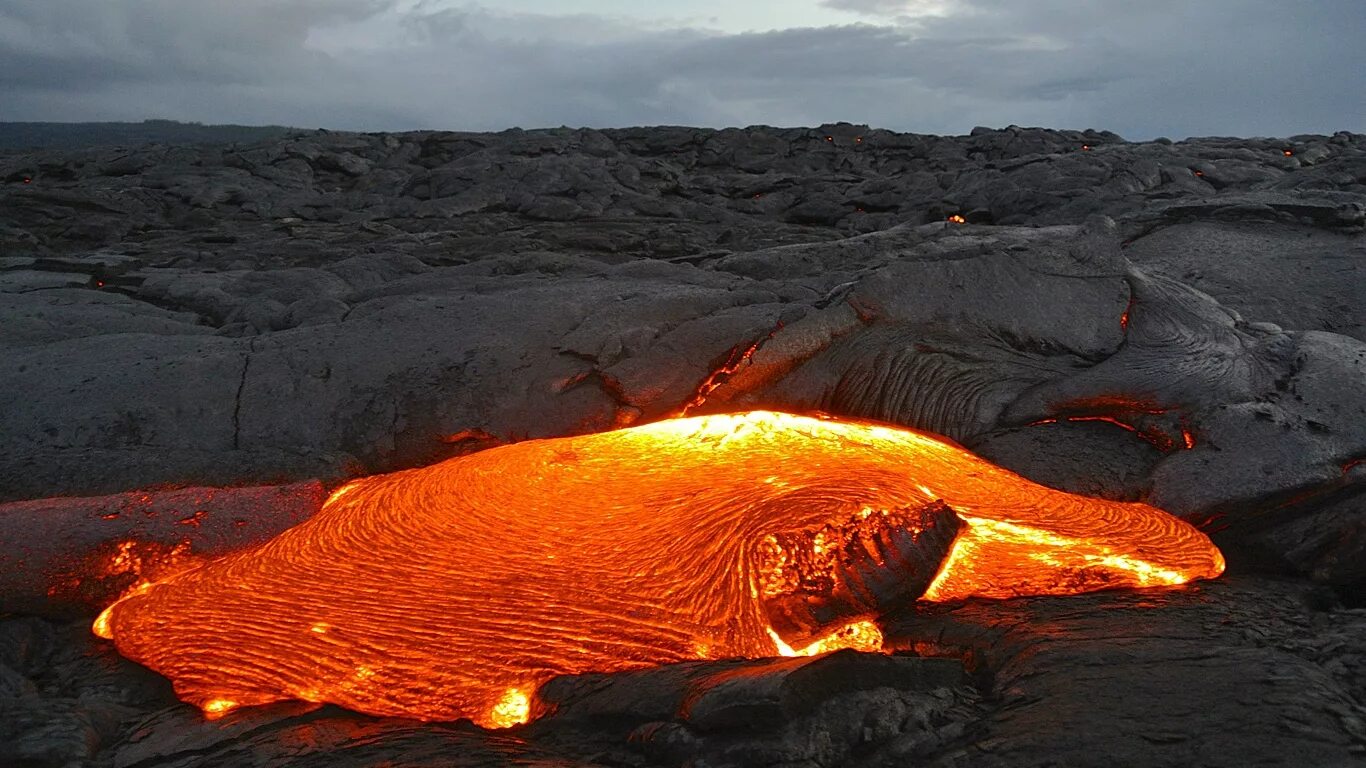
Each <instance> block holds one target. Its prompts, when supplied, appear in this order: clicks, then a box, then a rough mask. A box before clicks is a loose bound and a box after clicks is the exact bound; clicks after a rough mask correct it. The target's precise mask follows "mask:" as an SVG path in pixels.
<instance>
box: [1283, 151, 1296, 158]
mask: <svg viewBox="0 0 1366 768" xmlns="http://www.w3.org/2000/svg"><path fill="white" fill-rule="evenodd" d="M1281 154H1283V155H1285V156H1286V157H1294V156H1295V152H1294V151H1293V150H1289V149H1283V150H1281Z"/></svg>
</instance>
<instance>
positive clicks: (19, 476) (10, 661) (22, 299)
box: [0, 124, 1366, 767]
mask: <svg viewBox="0 0 1366 768" xmlns="http://www.w3.org/2000/svg"><path fill="white" fill-rule="evenodd" d="M0 180H2V181H3V183H2V184H0V349H2V350H3V353H2V354H0V392H3V393H4V397H3V398H0V442H2V443H3V449H0V501H3V502H8V503H4V504H0V526H3V527H0V530H4V531H5V534H4V536H5V541H6V542H7V544H9V546H7V547H6V548H5V549H6V553H5V554H3V555H0V562H3V564H4V567H3V568H2V569H0V571H2V573H0V579H3V584H2V586H3V597H0V611H8V612H10V613H11V618H9V619H7V620H3V621H0V712H3V714H0V745H5V746H0V765H3V764H21V765H67V764H80V763H82V762H90V763H92V764H97V765H110V766H120V767H123V766H140V767H147V766H153V765H263V766H274V765H312V764H318V765H324V764H325V765H372V764H378V763H381V762H383V761H385V760H389V761H397V763H398V764H404V765H428V764H430V765H438V764H440V765H451V764H462V765H463V764H469V765H479V764H507V763H510V762H512V763H517V764H526V765H542V764H543V765H586V764H599V765H643V764H675V765H677V764H687V763H691V764H693V765H697V766H702V765H820V766H826V765H839V764H885V765H901V764H907V763H925V764H932V765H1069V766H1070V765H1117V764H1118V765H1171V764H1209V765H1255V764H1266V765H1284V764H1315V765H1348V764H1357V763H1361V762H1366V731H1363V717H1366V710H1364V709H1363V705H1364V704H1366V677H1363V674H1362V671H1363V669H1366V667H1363V666H1362V660H1363V659H1364V658H1366V640H1363V635H1362V631H1361V630H1362V629H1363V621H1366V610H1364V609H1363V607H1362V606H1363V605H1366V599H1363V597H1362V595H1363V594H1366V494H1363V493H1362V491H1363V490H1366V234H1364V230H1366V136H1363V135H1359V134H1349V133H1339V134H1336V135H1333V136H1331V137H1330V136H1297V137H1292V138H1289V139H1237V138H1208V139H1192V140H1188V141H1183V142H1176V143H1173V142H1169V141H1165V140H1159V141H1155V142H1147V143H1130V142H1126V141H1124V140H1122V139H1121V138H1120V137H1118V136H1115V135H1114V134H1110V133H1104V132H1094V131H1086V132H1074V131H1052V130H1041V129H1021V128H1014V127H1011V128H1007V129H1003V130H986V129H979V130H976V131H974V132H973V133H972V135H970V136H959V137H936V136H920V135H911V134H897V133H891V132H887V131H882V130H874V129H870V128H868V127H866V126H853V125H848V124H838V125H827V126H822V127H820V128H815V129H774V128H762V127H755V128H748V129H743V130H738V129H737V130H724V131H712V130H702V129H691V128H641V129H622V130H602V131H597V130H586V129H585V130H570V129H558V130H548V131H520V130H513V131H506V132H503V133H498V134H459V133H412V134H392V135H386V134H365V135H361V134H342V133H329V132H312V133H304V134H298V135H292V136H291V137H288V138H284V139H277V140H271V141H268V142H265V143H260V144H251V145H202V146H160V145H150V146H141V147H135V148H129V149H124V150H114V149H97V150H63V151H39V152H24V153H15V152H10V153H0ZM754 407H773V408H781V409H786V410H796V411H813V410H819V411H825V412H829V413H833V414H838V415H846V416H856V417H869V418H875V419H880V420H885V421H891V422H896V423H900V424H905V425H908V426H913V427H918V428H923V429H927V430H931V431H934V432H937V433H940V434H944V435H947V436H949V437H951V438H953V439H955V440H957V441H959V442H960V443H962V444H963V445H965V446H966V447H968V448H970V449H972V450H974V451H976V452H978V453H980V454H981V455H983V456H986V457H987V458H990V459H992V460H993V461H996V462H998V463H1000V464H1002V465H1004V466H1007V467H1009V468H1011V469H1013V470H1015V471H1017V472H1020V473H1021V474H1024V475H1026V476H1028V477H1031V478H1033V479H1035V480H1037V481H1039V482H1042V483H1045V484H1047V485H1051V486H1054V487H1059V488H1063V489H1066V490H1072V491H1076V492H1081V493H1088V494H1094V495H1100V496H1106V497H1111V498H1123V499H1143V500H1147V501H1150V502H1151V503H1154V504H1157V505H1159V506H1161V507H1163V508H1165V509H1168V510H1169V511H1171V512H1173V513H1175V514H1178V515H1180V516H1182V517H1184V518H1186V519H1188V520H1190V521H1192V522H1195V523H1196V524H1198V525H1200V526H1201V527H1202V528H1203V529H1204V530H1206V531H1207V532H1209V533H1210V534H1211V536H1213V538H1214V539H1215V541H1216V542H1217V543H1218V544H1219V545H1220V546H1221V547H1222V548H1223V550H1224V552H1225V555H1226V556H1227V558H1228V560H1229V563H1230V573H1229V575H1228V576H1226V577H1225V578H1224V579H1223V580H1221V581H1219V582H1215V583H1210V584H1203V585H1199V586H1198V587H1193V588H1189V589H1184V590H1178V591H1175V592H1166V593H1112V594H1104V595H1095V596H1086V597H1076V598H1050V599H1033V600H1017V601H1008V602H1004V603H999V602H998V603H991V602H985V601H983V602H976V603H969V604H966V605H962V606H953V607H950V608H945V609H936V610H929V609H926V608H924V607H923V606H922V607H920V608H919V609H915V610H913V609H912V608H911V607H908V609H907V611H906V612H905V614H904V615H898V616H893V617H887V618H886V619H885V620H884V630H886V631H887V633H888V635H889V637H892V638H893V639H894V642H895V643H896V645H897V647H898V648H901V649H903V651H904V653H902V654H900V655H895V656H892V657H879V656H873V657H863V656H858V655H855V654H852V653H850V654H837V655H835V656H830V657H825V658H823V659H817V660H815V661H799V662H784V664H785V665H786V666H781V665H780V666H778V667H773V668H764V669H762V670H759V671H752V674H751V673H746V674H738V673H736V671H735V670H734V669H732V668H731V667H733V666H734V665H733V664H729V665H728V663H720V664H707V665H700V667H699V668H698V669H686V668H667V669H663V670H658V671H655V672H652V673H648V674H645V673H642V674H641V675H639V676H637V677H639V679H637V677H631V676H622V675H615V676H611V677H608V678H604V679H567V680H559V681H555V682H554V683H552V684H551V686H548V689H547V691H546V692H545V694H544V695H545V696H546V697H547V699H549V700H554V701H559V702H561V706H560V709H559V711H558V712H557V713H556V714H555V715H553V716H551V717H549V718H547V719H545V720H542V721H538V722H537V723H534V724H532V725H530V726H527V727H523V728H519V729H514V730H511V731H506V732H498V733H492V734H489V733H484V732H481V731H479V730H478V729H476V728H474V727H472V726H469V725H468V724H447V725H418V724H415V723H411V722H403V721H382V720H375V719H371V718H364V717H360V716H356V715H351V714H348V713H345V712H342V711H339V710H333V709H329V708H322V709H317V708H308V707H303V706H302V705H301V706H296V707H272V708H267V709H264V710H253V711H243V712H238V713H234V714H232V715H230V716H228V717H226V718H224V719H222V720H218V721H214V722H205V721H203V719H202V718H201V716H200V715H199V714H198V713H197V712H195V711H194V710H191V709H189V708H187V707H184V706H180V705H177V704H175V702H174V698H173V697H171V696H170V693H169V691H168V690H167V686H166V684H165V683H164V681H161V680H159V679H157V678H155V677H154V676H151V675H150V674H148V673H145V672H142V671H140V670H138V669H137V668H135V667H133V666H132V665H130V664H128V663H126V662H122V661H120V660H118V659H117V658H116V657H114V656H113V655H112V651H111V650H110V649H109V648H107V647H106V646H105V645H104V644H103V643H101V642H100V641H97V640H95V639H94V638H92V637H90V636H89V635H88V625H89V618H90V613H89V611H90V606H91V605H93V604H97V603H98V601H99V600H100V599H102V598H103V599H107V597H108V592H109V590H115V592H116V590H117V589H118V588H123V587H126V586H128V584H129V581H128V579H129V578H132V577H131V576H128V575H127V574H118V573H116V574H112V576H111V575H110V574H104V575H106V576H111V579H112V581H110V583H109V584H104V585H101V584H99V583H96V584H94V586H93V587H92V586H91V584H90V583H87V584H85V585H84V586H81V587H79V588H73V590H74V591H73V590H66V591H63V590H55V591H54V590H53V588H52V583H53V579H54V578H56V577H57V576H59V575H61V574H63V573H66V574H68V575H69V573H70V570H71V568H72V562H74V561H79V560H80V559H81V558H86V557H89V556H91V555H92V553H96V554H98V553H100V552H102V551H103V552H106V553H107V549H108V547H110V546H113V545H116V544H117V543H118V542H120V541H123V540H127V539H128V538H129V537H130V536H136V537H138V538H139V539H151V540H158V541H160V542H161V543H162V545H163V547H166V548H174V547H177V546H181V545H183V546H184V547H185V548H187V550H193V551H192V552H190V553H189V554H190V555H193V556H212V554H214V553H215V552H218V551H223V549H224V548H231V547H232V546H237V545H240V544H241V543H244V542H247V541H254V540H259V539H260V538H261V537H264V536H268V535H270V534H271V533H273V532H274V531H277V530H280V529H281V528H283V527H285V526H287V525H289V524H291V523H292V522H293V521H295V520H298V519H300V516H306V515H307V514H309V513H310V510H311V509H313V508H315V506H316V504H317V503H318V500H319V499H320V498H321V495H322V493H323V492H324V491H325V489H327V488H330V487H334V486H335V485H337V484H339V483H340V482H342V481H343V480H345V479H346V478H349V477H354V476H357V475H360V474H368V473H373V472H382V471H389V470H394V469H400V468H405V467H412V466H419V465H423V464H427V463H430V462H433V461H437V460H440V459H443V458H447V457H450V456H455V455H459V454H462V453H465V452H469V451H472V450H479V449H481V448H484V447H488V446H492V445H497V444H500V443H503V442H508V441H515V440H521V439H526V438H532V437H541V436H551V435H564V434H572V433H580V432H587V431H596V430H602V429H607V428H611V427H613V426H619V425H626V424H631V423H637V422H641V421H644V420H651V419H657V418H661V417H665V416H668V415H674V414H678V413H681V412H684V411H686V412H688V413H705V412H707V411H709V410H710V411H726V410H737V409H743V408H754ZM57 497H61V498H57ZM70 497H89V498H70ZM187 521H190V522H187ZM102 548H104V549H102ZM125 577H126V578H125ZM120 579H123V580H122V581H120ZM93 581H98V580H93ZM73 617H74V618H73ZM924 657H930V658H924ZM753 664H757V665H761V666H762V665H765V664H769V665H771V664H772V662H753ZM821 665H825V666H821ZM736 679H741V680H747V681H749V682H747V683H745V684H743V685H740V684H736V683H734V680H736ZM756 681H757V682H756ZM708 697H711V698H708ZM705 702H710V703H705ZM699 706H700V707H701V709H700V710H699ZM709 708H710V709H709ZM7 761H8V763H7Z"/></svg>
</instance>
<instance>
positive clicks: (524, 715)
mask: <svg viewBox="0 0 1366 768" xmlns="http://www.w3.org/2000/svg"><path fill="white" fill-rule="evenodd" d="M530 715H531V698H530V697H528V696H527V695H526V692H525V691H523V690H522V689H520V688H509V689H508V690H507V693H505V694H503V698H501V699H499V700H498V703H497V704H495V705H493V709H491V710H489V716H488V726H489V727H490V728H511V727H512V726H514V725H521V724H522V723H525V722H526V721H527V719H528V717H530Z"/></svg>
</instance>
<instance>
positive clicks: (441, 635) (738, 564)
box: [95, 411, 1223, 726]
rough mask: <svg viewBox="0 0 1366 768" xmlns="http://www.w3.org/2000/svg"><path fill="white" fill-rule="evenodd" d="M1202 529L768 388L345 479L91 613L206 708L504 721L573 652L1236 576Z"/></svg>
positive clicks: (627, 665)
mask: <svg viewBox="0 0 1366 768" xmlns="http://www.w3.org/2000/svg"><path fill="white" fill-rule="evenodd" d="M1222 570H1223V558H1222V556H1221V555H1220V553H1219V551H1218V549H1216V548H1215V547H1214V545H1213V544H1211V543H1210V541H1209V539H1208V538H1206V537H1205V536H1204V534H1202V533H1200V532H1199V531H1197V530H1196V529H1195V528H1193V527H1192V526H1190V525H1188V524H1186V523H1184V522H1181V521H1180V520H1177V519H1176V518H1174V517H1172V516H1170V515H1168V514H1166V513H1165V512H1162V511H1161V510H1158V509H1155V508H1153V507H1150V506H1146V505H1143V504H1132V503H1119V502H1110V501H1103V500H1098V499H1090V498H1085V497H1081V496H1075V495H1072V494H1067V493H1063V492H1060V491H1055V490H1051V489H1048V488H1044V487H1042V486H1039V485H1036V484H1034V483H1032V482H1029V481H1028V480H1025V479H1023V478H1021V477H1019V476H1017V475H1015V474H1013V473H1011V472H1008V471H1006V470H1004V469H1001V468H998V467H996V466H993V465H992V464H990V463H988V462H986V461H984V460H982V459H980V458H977V457H976V456H973V455H972V454H970V453H968V452H967V451H964V450H963V449H961V448H958V447H956V446H954V445H952V444H950V443H947V442H945V441H943V440H941V439H939V438H936V437H933V436H930V435H926V434H922V433H919V432H914V431H911V430H906V429H900V428H893V427H889V426H883V425H877V424H871V423H861V422H847V421H836V420H831V419H824V418H815V417H806V416H796V415H790V414H783V413H773V412H765V411H756V412H751V413H742V414H729V415H711V416H699V417H692V418H682V419H674V420H669V421H662V422H657V423H654V424H648V425H644V426H638V427H632V428H628V429H622V430H618V431H614V432H605V433H601V434H595V435H586V436H580V437H566V438H556V439H548V440H533V441H528V442H523V443H517V444H513V445H507V446H502V447H498V448H492V449H489V450H486V451H482V452H480V453H476V454H473V455H469V456H463V457H460V458H455V459H451V460H448V461H445V462H442V463H440V464H436V465H433V466H430V467H426V468H423V469H415V470H409V471H404V472H396V473H393V474H389V475H377V476H374V477H369V478H365V479H362V480H358V481H356V482H353V483H351V484H349V485H346V486H344V487H342V488H341V489H339V490H338V491H336V492H335V493H334V494H333V495H332V496H331V498H329V499H328V501H327V502H326V504H325V505H324V506H323V509H322V510H321V511H320V512H319V513H318V514H317V515H316V516H314V517H313V518H311V519H310V520H308V521H306V522H304V523H301V524H300V525H298V526H296V527H294V528H291V529H289V530H288V531H285V532H284V533H282V534H280V535H279V536H277V537H276V538H275V539H272V540H271V541H268V542H266V543H264V544H261V545H259V546H256V547H254V548H251V549H246V550H242V551H240V552H237V553H234V554H231V555H228V556H227V557H224V558H222V559H219V560H216V561H214V562H211V563H208V564H206V565H204V566H202V567H199V568H197V569H194V570H190V571H185V572H182V573H178V574H175V575H172V576H169V577H167V578H165V579H163V580H161V581H159V582H156V583H154V584H152V585H150V586H149V587H147V588H145V589H143V590H140V591H139V592H138V593H136V594H133V595H130V596H128V597H126V598H124V599H122V600H120V601H119V602H117V603H115V604H114V605H112V606H110V607H109V608H108V609H107V610H106V611H105V612H104V613H103V614H101V616H100V617H99V619H98V620H97V621H96V624H95V631H96V632H97V633H98V634H100V635H101V636H103V637H106V638H111V639H113V640H114V642H115V644H116V645H117V647H118V649H119V651H120V652H121V653H123V654H124V655H125V656H127V657H129V658H131V659H133V660H135V661H138V662H140V663H142V664H144V665H146V666H148V667H150V668H152V669H154V670H156V671H157V672H160V673H161V674H163V675H165V676H167V677H169V678H170V679H171V680H172V682H173V683H174V686H175V690H176V692H177V694H178V695H179V696H180V697H181V698H182V699H184V700H185V701H188V702H191V703H193V704H196V705H198V706H199V707H201V708H202V709H203V710H204V711H205V712H206V713H208V714H210V715H217V714H222V713H224V712H226V711H228V710H231V709H233V708H235V707H238V706H243V705H256V704H264V703H268V702H272V701H278V700H283V699H302V700H306V701H314V702H331V703H335V704H339V705H342V706H344V707H348V708H351V709H354V710H358V711H361V712H367V713H371V714H376V715H395V716H405V717H414V718H419V719H424V720H454V719H459V718H470V719H471V720H473V721H474V722H476V723H478V724H480V725H484V726H507V725H511V724H515V723H518V722H523V721H526V720H527V719H529V718H534V717H537V716H539V715H540V714H543V712H542V707H541V705H540V704H539V702H538V700H537V699H536V690H537V688H538V687H539V686H540V684H542V683H544V682H545V681H546V680H548V679H550V678H551V677H554V676H556V675H563V674H577V673H583V672H590V671H593V672H612V671H618V670H628V669H637V668H641V667H646V666H652V665H658V664H666V663H670V662H678V661H685V660H697V659H720V658H730V657H762V656H772V655H777V654H780V653H786V654H795V653H812V652H819V651H822V650H829V649H832V648H836V647H841V646H846V647H847V646H853V647H860V648H874V649H875V648H878V647H880V642H881V637H880V635H879V634H878V629H877V625H876V623H875V620H876V619H877V618H878V617H879V616H880V615H881V614H882V613H884V612H886V611H888V610H890V609H892V608H895V607H899V606H905V605H908V604H910V603H911V602H913V601H915V600H917V599H921V600H932V601H944V600H956V599H961V598H966V597H971V596H983V597H1009V596H1015V595H1038V594H1068V593H1076V592H1083V591H1089V590H1094V589H1101V588H1112V587H1143V586H1154V585H1170V584H1179V583H1182V582H1185V581H1188V580H1191V579H1196V578H1210V577H1214V576H1217V575H1218V574H1219V573H1221V572H1222Z"/></svg>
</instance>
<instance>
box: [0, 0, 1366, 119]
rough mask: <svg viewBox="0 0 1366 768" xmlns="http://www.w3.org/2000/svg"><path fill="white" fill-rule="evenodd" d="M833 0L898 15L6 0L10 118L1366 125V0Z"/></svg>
mask: <svg viewBox="0 0 1366 768" xmlns="http://www.w3.org/2000/svg"><path fill="white" fill-rule="evenodd" d="M824 4H825V5H827V6H829V7H832V8H834V7H837V8H839V9H841V10H847V11H850V12H851V17H850V18H851V21H857V20H860V19H871V20H873V21H874V22H875V23H871V24H870V23H866V22H863V23H855V24H851V25H848V26H832V27H823V28H817V29H811V28H807V29H787V30H779V31H773V32H766V33H750V34H720V33H716V32H707V31H703V30H699V29H688V28H678V29H668V28H659V27H658V26H655V27H646V26H644V25H632V24H631V23H629V22H624V21H620V20H609V19H603V18H596V17H592V16H585V15H582V14H566V15H564V16H546V15H534V14H509V13H497V12H494V11H490V10H487V9H483V8H479V7H477V6H465V7H461V8H454V9H452V8H448V7H444V6H436V5H434V4H432V3H430V2H426V3H418V4H416V5H413V4H412V3H401V2H400V0H238V1H237V2H235V3H232V4H229V3H223V2H219V1H218V0H44V2H41V3H34V2H32V1H31V0H0V115H3V116H4V117H3V118H0V119H16V120H41V119H60V120H86V119H142V118H144V117H149V116H156V117H170V118H177V119H185V120H202V121H212V122H219V121H233V122H253V123H255V122H272V123H286V124H293V125H303V126H315V125H323V126H327V127H335V128H356V129H375V130H379V129H394V130H400V129H410V128H418V127H442V128H453V129H475V130H482V129H500V128H505V127H510V126H513V125H520V126H523V127H534V126H544V125H561V124H567V125H594V126H619V125H638V124H659V123H673V124H690V125H710V126H723V125H746V124H752V123H768V124H777V125H797V124H808V125H809V124H817V123H820V122H825V121H833V120H849V121H853V122H867V123H870V124H873V125H877V126H880V127H887V128H894V129H899V130H914V131H925V132H941V133H961V132H965V131H967V130H968V129H969V128H971V127H972V126H974V125H977V124H985V125H1005V124H1008V123H1018V124H1022V125H1050V126H1057V127H1098V128H1108V129H1111V130H1116V131H1118V132H1120V133H1121V134H1123V135H1126V136H1129V137H1131V138H1145V137H1152V136H1155V135H1159V134H1166V135H1171V136H1173V137H1179V136H1185V135H1199V134H1212V133H1217V134H1242V135H1253V134H1260V135H1271V134H1279V135H1285V134H1293V133H1299V132H1310V131H1315V132H1323V131H1333V130H1339V129H1350V130H1366V99H1363V98H1362V97H1361V94H1362V93H1366V56H1364V55H1363V53H1362V48H1363V46H1361V45H1360V41H1361V40H1362V39H1366V6H1363V5H1362V3H1361V1H1360V0H1315V2H1312V3H1304V4H1301V5H1300V6H1286V5H1284V4H1282V3H1278V2H1271V0H1265V1H1263V0H1202V2H1200V3H1191V2H1185V1H1184V0H1183V1H1178V0H1147V2H1144V3H1134V2H1130V1H1129V0H1096V1H1095V2H1090V3H1084V4H1083V3H1076V2H1072V1H1071V0H954V2H952V3H951V4H947V3H942V2H939V1H938V0H909V1H902V0H898V1H896V2H893V0H825V2H824ZM1311 9H1312V10H1311ZM852 14H859V15H852Z"/></svg>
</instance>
